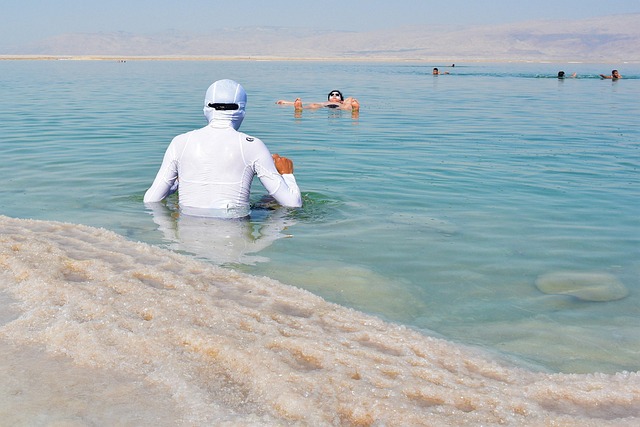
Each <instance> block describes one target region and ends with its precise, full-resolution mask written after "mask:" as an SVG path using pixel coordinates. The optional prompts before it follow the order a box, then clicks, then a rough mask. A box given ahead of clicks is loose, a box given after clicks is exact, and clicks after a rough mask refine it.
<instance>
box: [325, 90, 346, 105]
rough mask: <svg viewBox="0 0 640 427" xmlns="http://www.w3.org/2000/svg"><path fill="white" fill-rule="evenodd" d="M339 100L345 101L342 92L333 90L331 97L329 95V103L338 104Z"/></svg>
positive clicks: (330, 93)
mask: <svg viewBox="0 0 640 427" xmlns="http://www.w3.org/2000/svg"><path fill="white" fill-rule="evenodd" d="M338 100H340V101H344V97H343V96H342V92H340V91H339V90H332V91H331V92H329V95H327V101H330V102H331V101H333V102H337V101H338Z"/></svg>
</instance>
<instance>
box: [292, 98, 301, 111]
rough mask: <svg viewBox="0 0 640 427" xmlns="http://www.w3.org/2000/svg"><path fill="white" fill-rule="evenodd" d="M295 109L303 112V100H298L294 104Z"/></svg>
mask: <svg viewBox="0 0 640 427" xmlns="http://www.w3.org/2000/svg"><path fill="white" fill-rule="evenodd" d="M293 108H295V110H296V111H300V110H302V99H300V98H296V100H295V101H294V102H293Z"/></svg>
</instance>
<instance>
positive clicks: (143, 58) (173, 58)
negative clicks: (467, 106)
mask: <svg viewBox="0 0 640 427" xmlns="http://www.w3.org/2000/svg"><path fill="white" fill-rule="evenodd" d="M0 61H116V62H123V61H309V62H314V61H317V62H424V63H433V62H438V63H444V64H458V63H479V64H482V63H504V64H508V63H538V64H539V63H558V64H566V63H575V64H590V63H594V64H602V63H608V62H612V63H616V62H618V61H617V60H612V61H603V60H602V58H599V59H597V60H593V61H584V60H580V61H576V60H572V59H567V60H544V61H542V60H532V59H518V58H514V59H504V58H455V59H452V58H441V57H432V58H396V57H383V56H380V57H378V56H376V57H370V56H368V57H365V56H362V57H356V56H353V57H352V56H350V57H342V56H338V57H288V56H207V55H184V56H170V55H169V56H155V55H149V56H126V55H124V56H111V55H0ZM624 63H625V64H636V63H638V64H640V61H638V62H635V61H625V62H624Z"/></svg>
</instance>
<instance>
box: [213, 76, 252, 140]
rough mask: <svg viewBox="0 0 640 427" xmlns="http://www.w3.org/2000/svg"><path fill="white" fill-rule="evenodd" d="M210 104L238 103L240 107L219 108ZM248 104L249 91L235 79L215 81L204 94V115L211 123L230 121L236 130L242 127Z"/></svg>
mask: <svg viewBox="0 0 640 427" xmlns="http://www.w3.org/2000/svg"><path fill="white" fill-rule="evenodd" d="M210 104H237V105H238V109H236V110H234V109H222V110H218V109H215V108H213V107H211V106H210ZM246 105H247V92H245V91H244V88H243V87H242V86H241V85H240V83H237V82H235V81H233V80H229V79H224V80H218V81H217V82H214V83H213V84H212V85H211V86H209V89H207V93H206V94H205V96H204V109H203V111H204V115H205V117H206V118H207V121H208V122H209V123H211V122H212V121H213V120H215V121H216V122H228V123H230V124H231V126H233V128H234V129H235V130H238V129H239V128H240V125H241V124H242V120H243V119H244V114H245V107H246Z"/></svg>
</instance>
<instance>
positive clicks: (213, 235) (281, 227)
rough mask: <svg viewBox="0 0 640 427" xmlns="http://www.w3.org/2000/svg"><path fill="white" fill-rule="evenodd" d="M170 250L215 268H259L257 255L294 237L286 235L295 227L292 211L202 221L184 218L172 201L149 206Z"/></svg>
mask: <svg viewBox="0 0 640 427" xmlns="http://www.w3.org/2000/svg"><path fill="white" fill-rule="evenodd" d="M147 208H149V209H150V210H151V214H152V215H153V222H155V223H156V224H157V225H158V230H160V231H161V232H162V235H163V237H164V240H165V241H166V242H167V243H168V248H169V249H172V250H175V251H181V252H188V253H191V254H193V255H195V256H197V257H199V258H203V259H206V260H208V261H212V262H213V263H214V264H217V265H221V264H255V263H256V262H264V261H267V260H268V259H267V258H264V257H261V256H259V255H257V254H258V253H259V252H260V251H262V250H263V249H266V248H267V247H269V246H270V245H271V244H272V243H273V242H275V241H276V240H278V239H281V238H283V237H291V235H288V234H286V233H284V231H285V230H286V229H287V228H288V227H290V226H292V225H294V224H295V221H294V220H293V219H292V218H291V217H290V215H289V213H290V212H289V211H287V210H286V209H284V208H282V207H276V208H275V209H252V212H251V216H248V217H243V218H214V217H198V216H191V215H184V214H181V213H180V211H179V209H178V207H177V206H175V205H174V203H172V202H171V201H169V202H168V203H151V204H148V205H147Z"/></svg>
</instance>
